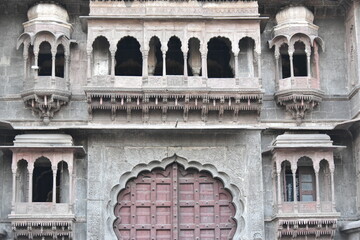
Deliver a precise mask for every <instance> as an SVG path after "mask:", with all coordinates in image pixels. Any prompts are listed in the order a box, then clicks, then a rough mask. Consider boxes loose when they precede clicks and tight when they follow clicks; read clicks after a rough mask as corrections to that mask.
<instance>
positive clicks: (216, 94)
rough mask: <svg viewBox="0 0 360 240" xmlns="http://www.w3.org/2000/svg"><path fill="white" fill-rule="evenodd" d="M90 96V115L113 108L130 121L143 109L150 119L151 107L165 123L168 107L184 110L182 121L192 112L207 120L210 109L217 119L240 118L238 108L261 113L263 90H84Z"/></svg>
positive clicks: (114, 116) (112, 112)
mask: <svg viewBox="0 0 360 240" xmlns="http://www.w3.org/2000/svg"><path fill="white" fill-rule="evenodd" d="M85 92H86V95H87V99H88V112H89V115H90V118H92V116H93V114H94V113H95V112H96V110H98V109H99V110H107V111H111V118H112V120H115V118H116V114H117V112H118V111H120V110H124V111H125V112H126V114H127V116H126V117H127V121H128V122H130V121H131V117H132V111H134V110H140V111H142V121H143V122H148V120H149V114H150V111H152V110H157V109H158V110H161V113H162V117H161V120H162V122H166V120H167V113H168V110H180V111H182V112H183V120H184V121H185V122H186V121H188V116H189V111H190V110H192V111H197V112H200V113H201V120H202V121H204V122H206V121H207V119H208V113H209V111H216V112H217V113H218V120H219V121H222V120H223V117H224V112H231V113H232V114H233V121H237V117H238V115H239V111H252V112H256V113H257V114H259V113H260V109H261V101H262V93H260V92H257V91H254V92H250V91H249V92H246V91H244V92H240V91H221V90H219V91H176V90H172V91H170V90H169V91H166V92H164V91H155V90H149V91H146V90H143V91H125V90H122V91H121V90H118V91H116V90H114V91H110V90H102V91H101V90H96V89H87V90H85Z"/></svg>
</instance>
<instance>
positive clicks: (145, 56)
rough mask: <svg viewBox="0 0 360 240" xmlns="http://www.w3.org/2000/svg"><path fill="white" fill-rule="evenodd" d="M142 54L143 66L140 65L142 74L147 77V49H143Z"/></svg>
mask: <svg viewBox="0 0 360 240" xmlns="http://www.w3.org/2000/svg"><path fill="white" fill-rule="evenodd" d="M142 54H143V66H142V69H143V70H142V76H143V78H147V77H148V76H149V50H144V51H143V52H142Z"/></svg>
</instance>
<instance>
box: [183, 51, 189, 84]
mask: <svg viewBox="0 0 360 240" xmlns="http://www.w3.org/2000/svg"><path fill="white" fill-rule="evenodd" d="M183 53H184V77H185V78H187V77H188V75H189V74H188V68H187V62H188V61H187V56H188V53H187V52H185V51H183Z"/></svg>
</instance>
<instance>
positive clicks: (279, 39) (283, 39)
mask: <svg viewBox="0 0 360 240" xmlns="http://www.w3.org/2000/svg"><path fill="white" fill-rule="evenodd" d="M289 42H290V36H288V35H277V36H276V37H274V38H273V39H271V40H270V41H268V44H269V48H270V49H271V48H273V47H274V46H276V47H280V46H281V45H282V44H284V43H286V44H287V45H289Z"/></svg>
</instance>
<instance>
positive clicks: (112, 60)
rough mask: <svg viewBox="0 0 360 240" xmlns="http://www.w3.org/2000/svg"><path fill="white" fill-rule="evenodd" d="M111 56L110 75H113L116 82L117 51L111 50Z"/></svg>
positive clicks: (112, 77) (112, 78)
mask: <svg viewBox="0 0 360 240" xmlns="http://www.w3.org/2000/svg"><path fill="white" fill-rule="evenodd" d="M110 54H111V68H110V75H111V80H112V81H114V78H115V55H116V50H114V49H112V50H110Z"/></svg>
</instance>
